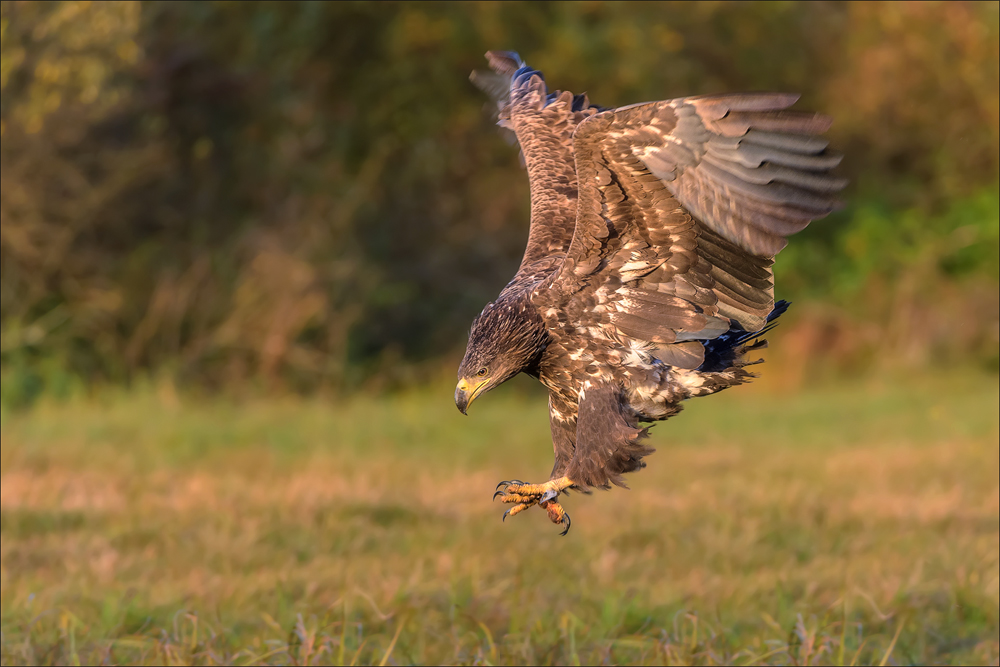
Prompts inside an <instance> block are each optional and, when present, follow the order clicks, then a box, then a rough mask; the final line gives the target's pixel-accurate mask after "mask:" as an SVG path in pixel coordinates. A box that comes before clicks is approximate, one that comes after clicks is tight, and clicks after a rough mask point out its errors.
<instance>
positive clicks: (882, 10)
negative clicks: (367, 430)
mask: <svg viewBox="0 0 1000 667" xmlns="http://www.w3.org/2000/svg"><path fill="white" fill-rule="evenodd" d="M998 25H1000V12H998V4H997V3H960V2H949V3H907V4H902V3H888V4H863V3H851V4H841V3H825V2H814V3H801V4H800V3H768V4H756V3H737V4H730V3H719V2H710V3H692V4H686V3H684V4H674V3H659V4H651V3H624V4H617V3H603V2H584V3H554V4H548V3H518V2H511V3H493V2H482V3H467V4H458V3H421V4H403V3H399V4H395V3H378V4H370V3H353V2H342V3H309V4H293V3H253V4H249V3H221V2H219V3H215V2H211V3H183V2H180V3H161V2H141V3H107V4H105V3H89V2H60V3H31V2H4V3H3V4H2V9H0V30H2V42H0V55H2V67H0V87H2V101H0V121H2V125H0V131H2V148H0V185H2V191H3V196H2V199H0V272H2V273H0V276H2V285H0V296H2V301H0V331H2V345H0V360H2V364H3V394H4V402H5V403H7V404H12V403H14V404H16V403H24V402H27V401H30V400H32V397H33V396H35V395H37V394H38V393H39V392H42V391H50V392H55V393H57V394H58V393H59V392H72V391H73V390H74V388H75V387H79V386H81V385H83V384H84V383H90V382H93V381H99V380H100V381H113V382H119V381H129V380H132V379H134V378H136V377H144V376H148V375H161V376H163V375H165V376H167V377H169V378H172V379H175V380H177V381H180V382H181V383H183V384H186V385H192V386H207V387H227V388H233V387H235V386H237V385H240V386H247V383H248V381H250V382H249V386H255V387H261V388H264V389H289V388H290V389H294V390H311V389H315V388H323V387H325V388H334V389H336V388H345V387H355V386H357V385H359V384H363V383H366V382H367V383H369V384H371V383H375V384H381V385H384V384H385V383H387V382H388V383H396V382H401V381H402V382H405V381H410V380H412V379H414V378H417V377H421V376H423V375H425V374H426V372H427V370H428V369H430V368H437V367H439V366H440V364H439V361H440V360H441V359H442V358H446V357H449V355H454V354H455V352H456V350H459V349H460V348H461V346H462V345H463V343H464V334H465V331H466V327H467V326H468V322H469V321H470V319H471V316H472V315H473V314H474V313H475V312H477V311H478V309H479V308H480V307H481V305H482V303H483V302H484V301H485V300H487V299H488V298H490V297H492V296H493V295H494V294H495V293H496V292H497V291H498V289H499V288H500V287H501V286H502V285H503V284H504V283H505V282H506V280H507V279H508V278H509V276H510V275H511V274H512V272H513V269H514V267H516V265H517V262H518V260H519V258H520V254H521V251H522V249H523V243H524V239H525V236H526V225H527V214H528V197H527V184H526V178H525V175H524V173H523V172H522V171H521V170H520V169H519V166H518V162H517V155H516V151H515V150H512V149H511V148H510V147H509V146H507V145H505V144H504V142H503V140H502V138H501V136H500V134H499V133H498V132H496V131H495V130H494V128H493V127H492V122H491V120H490V119H489V117H488V115H487V114H486V113H484V110H483V107H484V100H483V98H482V97H481V96H480V95H479V93H478V92H477V91H476V90H475V89H474V88H473V87H472V86H471V85H470V84H469V82H468V81H467V78H466V77H467V74H468V72H469V71H470V70H472V69H474V68H477V67H482V66H483V59H482V53H483V52H484V51H486V50H487V49H491V48H511V49H517V50H518V51H520V52H521V54H522V55H523V56H524V57H525V59H526V60H527V61H528V62H529V63H531V64H532V65H533V66H534V67H536V68H539V69H541V70H543V71H544V72H545V73H546V75H547V79H548V81H549V82H550V85H551V86H552V87H560V88H567V89H570V90H574V91H583V90H587V91H588V92H590V94H591V97H592V99H594V100H596V101H598V102H599V103H601V104H603V105H609V106H610V105H620V104H626V103H631V102H634V101H638V100H644V99H662V98H667V97H673V96H680V95H686V94H694V93H713V92H726V91H730V92H731V91H739V90H746V89H769V90H792V91H800V92H801V93H802V96H803V100H802V102H801V103H800V104H801V106H803V107H805V108H815V109H820V110H823V111H825V112H828V113H830V114H832V115H833V116H834V117H835V119H836V122H835V125H834V128H833V130H832V131H831V132H830V136H831V139H832V141H833V143H834V144H835V146H837V147H838V148H841V149H842V150H844V151H845V152H846V155H847V158H846V160H845V162H844V167H843V171H844V172H845V174H846V175H847V176H849V177H850V178H851V181H852V186H851V190H850V191H849V193H848V195H847V197H848V200H849V206H848V208H847V209H845V210H844V211H842V212H840V213H838V214H837V215H835V216H832V217H831V218H830V219H828V220H827V221H825V222H823V223H821V224H817V225H814V226H813V227H811V228H810V229H809V230H807V231H806V232H805V233H803V234H802V235H800V236H799V237H798V238H796V239H794V241H793V243H792V244H791V245H790V246H789V248H788V250H786V251H785V253H783V254H782V257H781V260H782V261H781V262H779V264H778V271H779V273H778V281H779V283H778V290H779V292H780V293H781V295H782V296H784V297H790V298H792V299H793V300H797V301H799V302H800V303H799V304H798V305H799V308H800V309H799V310H798V312H799V313H800V314H799V315H798V316H797V319H795V320H793V322H792V323H790V324H789V326H788V328H786V330H785V333H784V334H783V336H785V338H786V342H787V344H786V345H785V350H786V351H785V352H784V354H786V355H788V358H789V359H793V360H796V363H792V364H788V366H789V368H794V369H797V371H796V372H799V373H801V372H803V371H802V369H803V367H804V366H803V363H801V360H803V359H808V358H811V357H813V356H817V357H822V358H824V359H832V360H833V361H834V363H835V365H836V367H837V368H839V369H847V370H854V369H857V368H861V367H870V366H871V364H872V363H873V362H878V363H886V364H910V365H912V364H927V363H954V362H956V361H973V362H975V363H987V364H992V365H993V366H995V365H996V363H997V344H998V324H997V322H998V312H997V309H998V307H997V301H998V289H997V274H998V236H1000V235H998V194H997V190H998V153H1000V131H998V115H1000V101H998V99H1000V95H998V59H1000V47H998V45H1000V38H998ZM817 350H822V351H823V354H822V355H814V354H812V353H813V352H816V351H817Z"/></svg>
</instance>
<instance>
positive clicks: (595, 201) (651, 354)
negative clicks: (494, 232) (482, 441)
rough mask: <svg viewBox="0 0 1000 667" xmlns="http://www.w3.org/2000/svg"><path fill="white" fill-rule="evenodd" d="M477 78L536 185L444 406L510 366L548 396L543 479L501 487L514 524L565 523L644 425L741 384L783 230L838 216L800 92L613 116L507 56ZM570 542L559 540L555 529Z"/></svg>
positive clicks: (771, 310) (834, 182)
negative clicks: (517, 519)
mask: <svg viewBox="0 0 1000 667" xmlns="http://www.w3.org/2000/svg"><path fill="white" fill-rule="evenodd" d="M486 57H487V59H488V60H489V63H490V66H491V68H492V70H493V71H492V72H487V73H479V72H477V73H474V74H473V77H472V78H473V81H474V82H475V83H477V85H479V86H480V87H481V88H483V89H484V90H486V92H488V93H490V94H491V95H492V96H493V97H494V98H495V99H496V100H497V104H498V115H499V124H500V125H501V126H502V127H505V128H507V129H510V130H512V131H513V132H514V134H515V135H516V137H517V142H518V144H519V145H520V148H521V152H522V155H523V158H524V163H525V166H526V168H527V171H528V179H529V182H530V186H531V228H530V232H529V235H528V245H527V248H526V250H525V253H524V258H523V259H522V261H521V266H520V268H519V269H518V271H517V274H516V275H515V276H514V279H513V280H511V282H510V283H509V284H508V285H507V286H506V287H505V288H504V289H503V291H502V292H501V293H500V295H499V296H498V297H497V299H496V300H495V301H493V302H491V303H488V304H487V305H486V307H485V308H484V309H483V312H482V313H480V315H479V316H478V317H477V318H476V319H475V320H474V321H473V323H472V329H471V332H470V334H469V343H468V347H467V349H466V353H465V358H464V359H463V360H462V364H461V366H460V367H459V371H458V377H459V383H458V387H457V388H456V390H455V403H456V405H457V406H458V408H459V410H461V411H462V412H463V413H465V412H466V410H467V409H468V406H469V405H470V404H471V403H472V401H473V400H474V399H476V398H477V397H479V396H481V395H482V394H484V393H485V392H487V391H489V390H490V389H493V388H494V387H496V386H497V385H499V384H501V383H503V382H505V381H506V380H508V379H510V378H511V377H513V376H514V375H517V374H518V373H522V372H523V373H528V374H529V375H532V376H533V377H536V378H538V380H539V381H540V382H541V383H542V384H543V385H545V387H546V388H547V389H548V390H549V420H550V425H551V429H552V444H553V449H554V451H555V465H554V466H553V468H552V473H551V475H550V478H549V481H548V482H545V483H543V484H526V483H523V482H520V481H512V482H501V484H500V485H499V487H498V491H497V496H499V497H500V499H501V500H502V501H503V502H504V503H510V504H512V505H513V507H511V508H510V509H509V510H508V511H507V512H506V513H505V514H504V518H506V517H507V516H508V515H510V516H513V515H515V514H518V513H520V512H522V511H524V510H526V509H528V508H530V507H532V506H533V505H536V504H538V505H540V506H541V507H543V508H545V509H546V510H547V512H548V515H549V518H550V519H551V520H552V521H553V522H555V523H562V524H564V525H565V526H566V530H568V529H569V515H568V514H566V512H565V510H564V509H563V508H562V506H561V505H560V504H559V503H558V502H557V501H556V499H557V497H558V495H559V494H560V493H562V492H564V491H566V490H567V489H577V490H582V491H586V490H588V489H590V488H592V487H600V488H609V487H610V485H611V484H616V485H619V486H624V479H623V475H624V474H625V473H628V472H632V471H634V470H637V469H639V468H642V467H644V466H645V463H644V462H643V461H642V459H643V457H644V456H646V455H648V454H650V453H651V452H652V451H653V450H652V449H651V448H650V447H648V446H646V445H645V444H644V443H643V439H644V438H645V437H646V435H647V432H648V427H647V428H643V427H642V426H641V424H643V423H648V422H653V421H660V420H663V419H667V418H668V417H671V416H672V415H675V414H677V413H678V412H680V410H681V407H682V405H681V402H682V401H684V400H685V399H688V398H692V397H695V396H706V395H708V394H714V393H715V392H718V391H721V390H723V389H726V388H728V387H732V386H735V385H738V384H743V383H744V382H747V381H748V380H749V379H750V378H751V377H752V375H751V374H750V373H749V372H748V371H747V370H746V369H745V366H747V365H749V364H751V363H754V362H753V360H748V359H747V358H746V355H747V353H748V352H750V351H752V350H755V349H760V348H761V347H763V346H764V344H765V342H764V341H763V340H761V339H760V338H759V336H760V335H761V334H763V333H765V332H766V331H767V330H768V329H769V327H770V325H769V323H770V322H773V320H774V319H775V318H777V317H778V316H779V315H781V313H783V312H784V311H785V308H786V307H787V303H785V302H783V301H778V302H777V303H775V301H774V289H773V276H772V272H771V265H772V264H773V262H774V256H775V255H776V254H777V253H778V251H780V250H781V249H782V248H783V247H784V246H785V244H786V237H787V236H788V235H790V234H794V233H795V232H798V231H801V230H802V229H803V228H804V227H805V226H806V225H808V224H809V222H811V221H812V220H815V219H817V218H821V217H823V216H825V215H827V214H828V213H830V212H831V211H833V210H834V209H835V208H837V207H838V206H839V201H838V199H837V193H838V192H839V191H840V190H841V189H843V187H844V185H845V181H844V180H842V179H840V178H836V177H835V176H833V175H831V173H830V171H831V169H833V168H834V167H835V166H837V164H838V163H839V162H840V155H838V154H835V153H832V152H830V151H829V150H827V142H826V141H825V140H824V139H823V138H821V137H820V136H819V135H820V134H822V133H823V132H825V131H826V130H827V129H828V128H829V126H830V119H829V118H828V117H827V116H823V115H820V114H816V113H808V112H802V111H791V110H789V109H788V108H789V107H790V106H791V105H792V104H793V103H794V102H795V101H796V99H797V96H796V95H788V94H779V93H753V94H737V95H718V96H703V97H686V98H679V99H675V100H667V101H662V102H647V103H643V104H634V105H631V106H626V107H621V108H618V109H603V108H601V107H598V106H595V105H592V104H591V103H590V102H589V100H588V99H587V97H586V96H585V95H573V94H571V93H568V92H559V91H556V92H552V93H549V92H548V90H547V88H546V85H545V81H544V79H543V77H542V75H541V73H539V72H536V71H534V70H532V69H531V68H529V67H527V66H526V65H525V64H524V63H523V62H522V61H521V59H520V57H518V55H517V54H516V53H512V52H498V51H491V52H489V53H488V54H486ZM563 534H565V531H563Z"/></svg>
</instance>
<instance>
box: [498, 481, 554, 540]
mask: <svg viewBox="0 0 1000 667" xmlns="http://www.w3.org/2000/svg"><path fill="white" fill-rule="evenodd" d="M571 486H573V482H572V481H571V480H570V479H569V478H567V477H560V478H558V479H553V480H549V481H548V482H545V483H544V484H525V483H524V482H522V481H520V480H512V481H509V482H500V483H499V484H497V492H496V493H494V494H493V498H494V500H495V499H496V498H498V497H499V498H500V502H502V503H513V504H514V507H511V508H510V509H509V510H507V511H506V512H504V514H503V518H504V520H505V521H506V520H507V517H508V516H514V515H516V514H520V513H521V512H523V511H524V510H526V509H528V508H529V507H531V506H532V505H538V506H539V507H542V508H544V509H545V511H546V512H547V513H548V515H549V520H551V521H552V523H558V524H563V525H565V526H566V530H564V531H563V532H562V533H560V534H561V535H565V534H566V533H568V532H569V527H570V524H571V521H570V518H569V514H567V513H566V510H564V509H563V508H562V505H560V504H559V503H557V502H556V501H555V499H556V498H557V497H558V496H559V494H560V493H561V492H562V491H564V490H565V489H568V488H569V487H571Z"/></svg>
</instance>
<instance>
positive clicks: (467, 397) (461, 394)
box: [455, 378, 488, 415]
mask: <svg viewBox="0 0 1000 667" xmlns="http://www.w3.org/2000/svg"><path fill="white" fill-rule="evenodd" d="M487 382H488V380H486V379H483V380H478V381H476V380H473V381H472V382H469V381H468V380H466V379H465V378H462V379H461V380H459V382H458V386H457V387H455V405H456V406H458V410H459V412H461V413H462V414H463V415H464V414H467V413H466V410H468V409H469V406H470V405H472V401H474V400H476V396H478V395H479V393H480V391H481V390H482V388H483V387H485V386H486V383H487Z"/></svg>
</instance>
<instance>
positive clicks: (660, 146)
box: [534, 93, 846, 357]
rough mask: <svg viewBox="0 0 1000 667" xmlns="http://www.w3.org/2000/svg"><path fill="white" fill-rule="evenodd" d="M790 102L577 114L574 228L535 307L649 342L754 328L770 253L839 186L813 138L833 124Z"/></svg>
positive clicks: (781, 98)
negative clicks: (553, 309) (734, 324)
mask: <svg viewBox="0 0 1000 667" xmlns="http://www.w3.org/2000/svg"><path fill="white" fill-rule="evenodd" d="M796 99H797V96H796V95H789V94H772V93H760V94H750V95H726V96H717V97H696V98H682V99H677V100H669V101H665V102H650V103H643V104H637V105H631V106H629V107H622V108H620V109H614V110H609V111H604V112H601V113H598V114H595V115H594V116H593V117H591V118H589V119H586V120H584V121H583V122H582V123H581V124H580V125H579V127H578V128H577V130H576V132H575V134H574V137H573V151H574V156H575V160H576V172H577V177H578V179H579V180H578V183H579V206H578V210H577V217H576V226H575V233H574V236H573V240H572V243H571V244H570V246H569V248H568V250H567V254H566V258H565V260H564V261H563V263H562V266H561V267H560V269H559V271H558V273H556V274H555V275H553V276H552V278H551V279H550V280H549V281H548V282H547V283H545V285H544V286H543V287H541V288H540V289H538V290H536V293H535V295H534V299H535V300H536V302H537V303H539V304H540V305H543V306H547V307H556V308H557V309H559V310H560V311H561V312H563V313H564V318H563V319H564V320H565V321H566V322H571V323H573V327H574V329H573V330H574V331H587V332H592V331H593V330H594V326H597V327H599V328H600V330H602V331H603V332H604V335H605V336H606V337H607V338H608V339H612V340H622V339H632V340H635V341H639V342H640V343H646V344H649V345H654V346H655V345H659V346H663V345H667V344H670V343H675V342H676V341H687V340H698V339H702V340H705V339H710V338H713V337H716V336H718V335H720V334H721V333H723V332H724V331H726V330H727V329H728V327H729V323H730V322H731V321H735V322H738V323H739V324H740V325H741V326H742V327H743V328H745V329H746V330H748V331H757V330H759V329H760V328H761V327H763V326H764V324H765V321H766V317H767V315H768V313H769V312H770V311H771V309H772V308H773V306H774V295H773V275H772V272H771V266H772V264H773V257H774V255H775V254H776V253H777V252H778V251H780V250H781V248H783V247H784V245H785V243H786V241H785V237H786V236H788V235H790V234H794V233H796V232H798V231H801V230H802V229H803V228H804V227H805V226H806V225H808V224H809V222H811V221H812V220H814V219H816V218H820V217H823V216H824V215H826V214H828V213H830V212H831V211H833V210H834V209H836V208H837V207H838V206H839V201H838V199H837V197H836V195H837V193H838V192H839V191H840V190H841V189H843V187H844V186H845V184H846V182H845V181H844V180H843V179H840V178H837V177H835V176H834V175H832V174H831V173H830V171H831V170H832V169H833V168H835V167H836V166H837V165H838V164H839V163H840V160H841V156H840V155H839V154H835V153H832V152H830V151H828V150H827V141H826V140H825V139H823V138H822V137H820V136H817V135H819V134H821V133H822V132H825V131H826V130H827V129H828V128H829V126H830V119H829V117H827V116H823V115H821V114H815V113H808V112H801V111H793V110H789V109H788V107H789V106H791V105H792V104H793V103H794V102H795V101H796ZM684 349H687V348H684ZM678 354H679V353H678ZM666 356H667V357H670V354H667V355H666ZM674 356H677V355H674ZM681 356H683V355H681Z"/></svg>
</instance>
